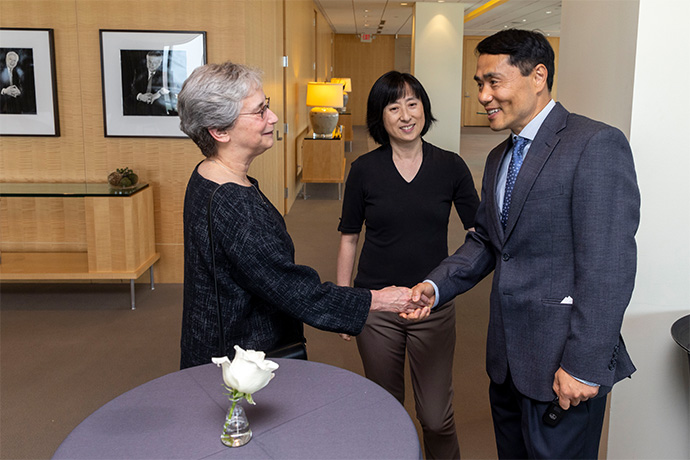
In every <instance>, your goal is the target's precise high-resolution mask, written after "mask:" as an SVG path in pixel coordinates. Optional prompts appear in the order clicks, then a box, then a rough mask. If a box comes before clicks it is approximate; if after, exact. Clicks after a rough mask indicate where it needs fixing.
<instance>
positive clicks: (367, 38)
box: [360, 34, 371, 43]
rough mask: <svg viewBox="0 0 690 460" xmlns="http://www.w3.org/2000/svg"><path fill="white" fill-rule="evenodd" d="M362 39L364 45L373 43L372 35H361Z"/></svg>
mask: <svg viewBox="0 0 690 460" xmlns="http://www.w3.org/2000/svg"><path fill="white" fill-rule="evenodd" d="M360 39H361V40H362V41H363V42H364V43H371V34H362V35H360Z"/></svg>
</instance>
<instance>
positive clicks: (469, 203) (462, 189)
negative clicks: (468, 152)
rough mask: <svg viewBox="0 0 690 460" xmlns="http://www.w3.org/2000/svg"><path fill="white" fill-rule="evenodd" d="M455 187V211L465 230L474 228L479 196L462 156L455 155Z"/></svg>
mask: <svg viewBox="0 0 690 460" xmlns="http://www.w3.org/2000/svg"><path fill="white" fill-rule="evenodd" d="M455 157H456V159H455V162H454V163H455V165H454V166H455V168H454V170H455V173H454V174H455V181H454V183H455V187H454V190H453V202H454V203H455V210H456V211H457V213H458V216H460V220H462V225H463V226H464V227H465V230H467V229H468V228H472V227H474V219H475V216H476V214H477V208H478V207H479V196H477V189H476V188H475V187H474V180H473V179H472V173H471V172H470V169H469V168H468V167H467V164H466V163H465V161H464V160H463V159H462V158H461V157H460V155H455Z"/></svg>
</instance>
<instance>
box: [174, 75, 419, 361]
mask: <svg viewBox="0 0 690 460" xmlns="http://www.w3.org/2000/svg"><path fill="white" fill-rule="evenodd" d="M269 102H270V100H269V98H267V97H266V96H265V94H264V91H263V88H262V85H261V77H260V73H259V72H258V71H257V70H253V69H250V68H248V67H245V66H243V65H239V64H233V63H230V62H226V63H224V64H208V65H205V66H203V67H199V68H197V69H196V70H194V72H192V74H191V75H190V76H189V78H188V79H187V80H186V81H185V83H184V85H183V87H182V91H181V92H180V94H179V96H178V110H179V114H180V120H181V122H180V128H181V129H182V131H184V132H185V133H186V134H187V135H189V137H190V138H191V139H192V140H193V141H194V142H195V143H196V144H197V145H198V146H199V148H200V149H201V152H202V153H203V155H204V156H205V157H206V158H205V159H204V160H203V161H201V162H200V163H199V164H198V165H197V166H196V168H195V169H194V171H193V172H192V176H191V178H190V179H189V183H188V184H187V191H186V194H185V203H184V255H185V258H184V259H185V260H184V306H183V318H182V341H181V348H182V356H181V362H180V366H181V368H186V367H190V366H196V365H199V364H206V363H209V362H210V361H211V357H213V356H219V355H221V354H225V353H226V352H227V353H228V355H229V357H230V358H231V359H232V358H233V356H232V353H233V347H234V345H239V346H240V347H242V348H244V349H254V350H262V351H266V352H271V351H272V350H276V349H280V348H282V347H285V346H287V345H290V344H293V343H296V342H304V335H303V322H306V323H307V324H309V325H311V326H314V327H317V328H319V329H324V330H329V331H336V332H343V333H347V334H353V335H357V334H359V332H360V331H361V330H362V328H363V327H364V324H365V322H366V319H367V316H368V314H369V311H370V310H371V311H391V312H396V313H408V316H410V317H412V318H413V319H418V318H420V317H425V316H426V315H428V312H429V310H428V308H422V307H423V305H427V304H428V299H422V300H423V301H421V302H420V306H419V307H418V306H417V305H415V304H414V303H413V302H412V299H411V289H409V288H397V287H388V288H384V289H380V290H368V289H359V288H349V287H341V286H336V285H335V284H333V283H330V282H328V283H322V282H321V280H320V279H319V275H318V273H317V272H316V271H315V270H314V269H312V268H310V267H306V266H302V265H297V264H295V260H294V246H293V244H292V240H291V239H290V235H288V233H287V229H286V226H285V222H284V220H283V217H282V215H281V214H280V212H279V211H278V210H277V209H276V208H275V207H274V206H273V205H272V204H271V203H270V201H269V200H268V198H266V196H265V195H264V194H263V193H262V192H261V190H260V189H259V184H258V182H257V181H256V179H254V178H252V177H250V176H248V175H247V173H248V171H249V167H250V165H251V163H252V161H253V160H254V159H255V158H256V157H258V156H259V155H261V154H262V153H263V152H265V151H266V150H268V149H269V148H271V147H272V146H273V128H274V126H275V124H276V123H277V122H278V117H277V116H276V115H275V113H273V112H272V111H271V109H270V108H269ZM425 302H426V303H425ZM421 304H423V305H421Z"/></svg>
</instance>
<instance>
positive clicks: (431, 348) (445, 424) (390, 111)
mask: <svg viewBox="0 0 690 460" xmlns="http://www.w3.org/2000/svg"><path fill="white" fill-rule="evenodd" d="M434 121H435V119H434V117H433V115H432V114H431V103H430V101H429V96H428V95H427V93H426V91H425V90H424V88H423V87H422V85H421V83H419V81H418V80H417V79H416V78H415V77H413V76H412V75H410V74H407V73H400V72H396V71H392V72H388V73H386V74H384V75H383V76H381V77H380V78H379V79H378V80H377V81H376V83H374V86H373V87H372V88H371V92H370V93H369V99H368V102H367V129H368V130H369V134H370V135H371V137H372V138H373V139H374V140H375V141H376V142H377V143H378V144H380V145H381V146H380V147H379V148H377V149H376V150H373V151H371V152H369V153H367V154H365V155H362V156H361V157H359V158H358V159H357V160H355V161H354V162H353V163H352V167H351V169H350V173H349V175H348V178H347V183H346V187H345V196H344V199H343V211H342V217H341V221H340V225H339V227H338V230H339V231H340V232H341V233H342V235H341V239H340V250H339V253H338V267H337V283H338V284H339V285H341V286H349V285H350V283H351V279H352V273H353V269H354V263H355V256H356V252H357V243H358V241H359V234H360V232H361V230H362V225H363V224H364V225H365V226H366V236H365V239H364V245H363V248H362V253H361V254H360V259H359V265H358V270H357V277H356V278H355V280H354V285H355V287H362V288H367V289H379V288H381V287H384V286H390V285H396V286H406V287H411V286H414V285H415V284H416V283H417V282H419V281H420V280H423V279H424V276H426V274H427V273H428V272H429V270H431V269H433V268H435V267H436V266H437V265H438V264H439V263H440V262H441V261H442V260H443V259H445V258H446V257H448V219H449V216H450V210H451V206H452V205H453V204H454V205H455V209H456V211H457V213H458V215H459V216H460V219H461V220H462V223H463V225H464V227H465V228H466V229H470V228H471V227H473V226H474V216H475V213H476V210H477V206H478V204H479V198H478V197H477V191H476V190H475V188H474V181H473V180H472V175H471V174H470V171H469V169H468V168H467V165H466V164H465V162H464V161H463V160H462V158H460V157H459V156H458V155H457V154H455V153H452V152H448V151H446V150H442V149H440V148H438V147H435V146H433V145H431V144H429V143H427V142H425V141H424V140H423V139H422V136H423V135H424V134H425V133H426V132H427V131H428V130H429V128H430V127H431V124H432V123H433V122H434ZM343 337H344V338H345V339H346V340H349V339H350V337H349V336H346V335H345V336H343ZM357 346H358V348H359V353H360V356H361V357H362V363H363V364H364V372H365V374H366V376H367V377H368V378H369V379H371V380H373V381H374V382H376V383H378V384H379V385H381V386H382V387H383V388H385V389H386V390H388V391H389V392H390V393H391V394H392V395H393V396H395V397H396V398H397V399H398V400H399V401H400V402H401V403H402V402H403V401H404V399H405V380H404V367H405V352H406V351H407V354H408V356H409V361H410V372H411V375H412V386H413V390H414V397H415V408H416V411H417V418H418V419H419V421H420V423H421V425H422V430H423V434H424V439H423V441H424V450H425V453H426V458H427V459H437V458H460V448H459V446H458V438H457V433H456V431H455V420H454V416H453V406H452V402H453V382H452V368H453V354H454V349H455V308H454V305H453V302H452V301H451V302H448V303H447V304H445V305H439V306H438V307H436V308H435V309H434V310H432V312H431V315H430V316H429V317H428V318H426V319H424V320H422V321H419V322H414V323H412V322H409V323H408V322H407V321H405V320H404V319H401V318H400V317H399V316H398V315H390V314H387V313H380V314H379V313H372V314H370V315H369V318H368V319H367V322H366V325H365V327H364V330H363V331H362V333H361V334H360V335H358V336H357Z"/></svg>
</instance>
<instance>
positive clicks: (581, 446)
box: [489, 373, 606, 459]
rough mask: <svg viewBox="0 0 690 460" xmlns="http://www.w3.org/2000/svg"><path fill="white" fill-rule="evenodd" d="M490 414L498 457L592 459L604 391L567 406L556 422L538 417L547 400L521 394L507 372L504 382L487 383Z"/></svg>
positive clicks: (603, 404) (594, 455) (597, 434)
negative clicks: (538, 399)
mask: <svg viewBox="0 0 690 460" xmlns="http://www.w3.org/2000/svg"><path fill="white" fill-rule="evenodd" d="M489 399H490V401H491V415H492V417H493V422H494V432H495V434H496V447H497V449H498V458H500V459H511V458H514V459H523V458H534V459H594V458H597V457H598V453H599V440H600V439H601V429H602V426H603V423H604V413H605V411H606V392H602V391H601V390H600V395H598V396H597V397H596V398H593V399H590V400H588V401H585V402H581V403H580V404H578V405H577V406H571V407H570V409H568V410H567V411H566V413H565V415H564V416H563V419H562V420H561V421H560V423H559V424H558V425H557V426H555V427H551V426H548V425H546V424H545V423H544V422H543V421H542V416H543V414H544V412H545V411H546V410H547V408H548V405H549V402H542V401H536V400H534V399H530V398H528V397H526V396H524V395H522V394H521V393H520V392H519V391H518V390H517V388H515V385H514V384H513V379H512V377H511V375H510V373H509V374H508V377H507V378H506V381H505V382H504V383H501V384H498V383H494V382H493V381H492V382H491V385H490V386H489Z"/></svg>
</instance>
